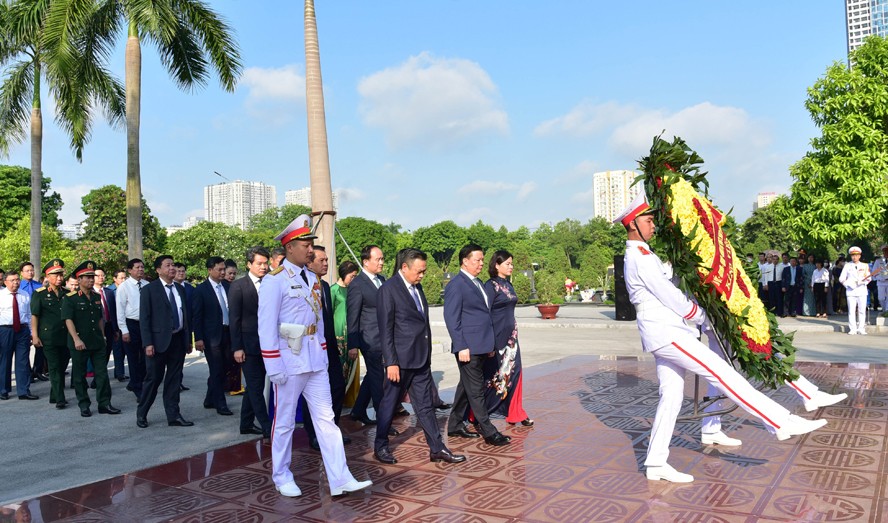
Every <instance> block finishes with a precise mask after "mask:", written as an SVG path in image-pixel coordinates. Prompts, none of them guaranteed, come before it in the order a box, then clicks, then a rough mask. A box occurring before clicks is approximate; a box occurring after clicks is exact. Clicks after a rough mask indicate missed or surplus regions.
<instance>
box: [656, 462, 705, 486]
mask: <svg viewBox="0 0 888 523" xmlns="http://www.w3.org/2000/svg"><path fill="white" fill-rule="evenodd" d="M645 474H646V475H647V478H648V479H649V480H652V481H657V480H660V479H665V480H666V481H670V482H672V483H690V482H692V481H694V476H691V475H690V474H685V473H684V472H679V471H677V470H675V469H674V468H672V466H671V465H669V464H668V463H667V464H666V465H663V466H662V467H648V468H647V470H645Z"/></svg>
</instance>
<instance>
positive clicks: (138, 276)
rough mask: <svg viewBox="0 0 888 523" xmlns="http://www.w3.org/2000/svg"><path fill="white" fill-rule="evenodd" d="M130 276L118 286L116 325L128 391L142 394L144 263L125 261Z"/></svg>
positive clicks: (143, 363)
mask: <svg viewBox="0 0 888 523" xmlns="http://www.w3.org/2000/svg"><path fill="white" fill-rule="evenodd" d="M126 270H127V272H128V273H129V278H127V279H126V280H124V281H123V283H121V284H120V285H118V286H117V292H116V298H117V327H118V328H120V337H121V339H122V340H123V348H124V350H125V351H126V361H127V362H128V363H129V375H130V381H129V383H128V384H127V386H126V390H128V391H131V392H132V393H133V394H135V395H136V399H137V400H138V399H140V398H141V397H142V382H144V381H145V351H144V350H143V349H142V335H141V332H140V330H139V295H140V294H141V292H142V289H143V288H144V287H145V286H146V285H148V280H146V279H145V264H144V263H143V262H142V260H140V259H138V258H133V259H132V260H130V261H128V262H127V263H126Z"/></svg>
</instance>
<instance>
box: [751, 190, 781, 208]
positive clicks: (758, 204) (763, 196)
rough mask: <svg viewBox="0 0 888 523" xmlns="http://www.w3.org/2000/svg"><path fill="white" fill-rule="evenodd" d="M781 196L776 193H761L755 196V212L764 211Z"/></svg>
mask: <svg viewBox="0 0 888 523" xmlns="http://www.w3.org/2000/svg"><path fill="white" fill-rule="evenodd" d="M778 196H780V195H779V194H777V193H775V192H760V193H758V194H757V195H756V196H755V204H754V205H753V206H752V210H753V212H755V211H757V210H759V209H763V208H765V207H767V206H768V205H770V204H771V202H773V201H774V200H776V199H777V197H778Z"/></svg>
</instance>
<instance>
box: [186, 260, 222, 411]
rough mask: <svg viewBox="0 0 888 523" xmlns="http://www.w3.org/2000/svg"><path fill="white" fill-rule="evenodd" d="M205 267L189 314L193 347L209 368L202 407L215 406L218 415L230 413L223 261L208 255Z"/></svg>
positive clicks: (212, 407) (210, 407) (213, 407)
mask: <svg viewBox="0 0 888 523" xmlns="http://www.w3.org/2000/svg"><path fill="white" fill-rule="evenodd" d="M206 266H207V279H206V280H204V282H203V283H201V284H200V285H198V286H197V287H196V288H195V289H194V314H193V315H192V324H193V327H194V348H195V349H197V350H199V351H201V352H203V353H204V356H206V358H207V366H208V367H209V368H210V376H209V377H208V378H207V395H206V397H205V398H204V403H203V405H204V408H205V409H216V412H217V413H218V414H220V415H222V416H231V415H232V414H233V413H232V412H231V410H230V409H229V408H228V403H227V402H226V401H225V369H226V367H227V362H228V360H229V359H230V358H231V334H230V332H229V323H230V321H229V314H228V312H229V311H228V286H229V284H228V282H227V281H226V280H225V260H224V259H223V258H222V257H221V256H211V257H210V258H208V259H207V264H206ZM186 300H187V298H186ZM232 361H233V360H232Z"/></svg>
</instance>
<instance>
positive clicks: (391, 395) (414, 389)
mask: <svg viewBox="0 0 888 523" xmlns="http://www.w3.org/2000/svg"><path fill="white" fill-rule="evenodd" d="M400 374H401V381H399V382H398V383H393V382H392V381H390V380H389V379H388V377H385V378H384V380H385V381H383V384H382V404H381V405H380V406H379V410H378V411H377V412H376V422H377V425H376V440H375V441H374V444H373V448H374V449H375V450H380V449H383V448H386V447H388V432H389V428H391V426H392V418H393V417H394V415H395V409H396V408H397V407H398V405H400V404H401V398H402V397H403V396H404V392H405V391H407V392H409V393H410V403H411V404H413V409H414V410H415V411H416V418H417V419H418V421H419V424H420V426H421V427H422V431H423V433H425V438H426V442H427V443H428V445H429V450H430V451H432V452H440V451H442V450H444V440H443V438H442V437H441V429H440V428H438V420H437V418H436V417H435V406H436V404H435V396H436V395H437V394H436V393H435V392H434V391H435V382H434V380H433V379H432V368H431V366H429V365H426V366H425V367H423V368H421V369H400ZM494 430H495V429H494Z"/></svg>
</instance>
